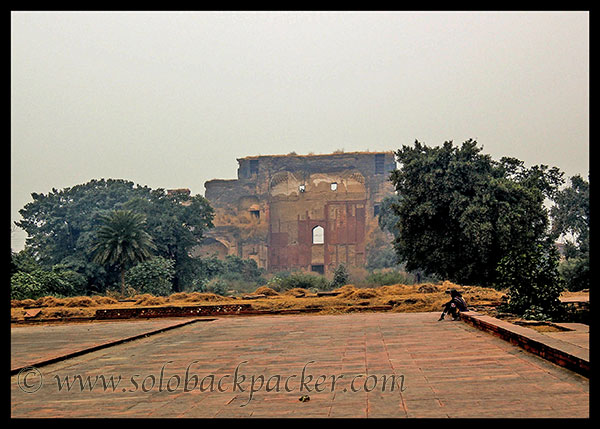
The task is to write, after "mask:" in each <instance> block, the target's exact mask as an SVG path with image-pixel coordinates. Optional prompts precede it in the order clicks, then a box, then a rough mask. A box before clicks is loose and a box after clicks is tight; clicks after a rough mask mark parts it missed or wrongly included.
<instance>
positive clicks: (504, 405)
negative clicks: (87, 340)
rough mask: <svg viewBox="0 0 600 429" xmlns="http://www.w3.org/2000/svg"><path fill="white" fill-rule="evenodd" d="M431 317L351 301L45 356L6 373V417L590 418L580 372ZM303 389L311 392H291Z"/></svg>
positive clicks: (198, 325) (585, 385) (225, 320)
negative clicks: (25, 372)
mask: <svg viewBox="0 0 600 429" xmlns="http://www.w3.org/2000/svg"><path fill="white" fill-rule="evenodd" d="M438 317H439V314H438V313H411V314H406V313H357V314H346V315H297V316H290V315H286V316H256V317H223V318H219V319H217V320H215V321H213V322H210V323H195V324H192V325H188V326H184V327H181V328H177V329H174V330H171V331H168V332H164V333H160V334H157V335H153V336H150V337H147V338H144V339H141V340H138V341H134V342H128V343H123V344H120V345H117V346H114V347H110V348H107V349H103V350H99V351H95V352H92V353H89V354H85V355H83V356H79V357H76V358H73V359H69V360H67V361H63V362H59V363H55V364H52V365H48V366H45V367H43V368H40V369H39V371H38V372H39V373H38V374H37V375H36V374H31V376H30V377H29V378H23V377H21V378H20V377H17V376H13V377H11V415H12V417H182V418H195V417H210V418H213V417H216V418H240V417H242V418H245V417H285V418H299V417H303V418H306V417H329V418H338V417H345V418H347V417H358V418H365V417H387V418H396V417H399V418H406V417H408V418H423V417H434V418H440V417H441V418H447V417H501V418H504V417H561V418H573V417H581V418H587V417H589V380H588V379H587V378H585V377H582V376H580V375H579V374H576V373H574V372H572V371H569V370H567V369H565V368H562V367H559V366H557V365H554V364H552V363H550V362H548V361H546V360H544V359H542V358H540V357H538V356H535V355H532V354H530V353H528V352H525V351H524V350H522V349H520V348H518V347H515V346H513V345H512V344H510V343H508V342H506V341H504V340H502V339H500V338H497V337H494V336H492V335H489V334H488V333H486V332H482V331H480V330H478V329H476V328H474V327H472V326H470V325H468V324H466V323H462V322H452V321H443V322H438V321H437V318H438ZM111 375H112V376H113V379H112V381H113V384H110V376H111ZM77 376H79V377H80V378H77ZM101 376H102V377H101ZM384 376H386V377H387V378H384ZM391 376H395V380H394V381H395V383H389V380H390V379H391ZM88 377H89V378H88ZM119 377H120V378H119ZM67 380H70V383H71V384H70V387H67V385H66V384H65V381H67ZM76 380H82V381H83V383H82V382H76ZM87 380H89V382H90V384H86V383H85V382H86V381H87ZM94 380H96V384H93V382H94ZM98 380H100V381H98ZM386 380H387V381H388V383H387V384H386V382H385V381H386ZM103 381H104V382H106V386H107V387H106V386H104V385H102V382H103ZM186 382H187V383H186ZM286 383H287V384H286ZM92 385H93V387H92ZM253 386H254V388H253ZM392 386H395V388H392ZM308 389H310V390H308ZM304 394H308V395H309V396H310V400H309V401H307V402H300V401H299V397H300V396H302V395H304Z"/></svg>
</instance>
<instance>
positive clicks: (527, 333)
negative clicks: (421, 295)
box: [461, 311, 590, 377]
mask: <svg viewBox="0 0 600 429" xmlns="http://www.w3.org/2000/svg"><path fill="white" fill-rule="evenodd" d="M461 319H462V320H463V321H464V322H466V323H469V324H470V325H472V326H474V327H476V328H478V329H481V330H482V331H485V332H489V333H491V334H492V335H495V336H497V337H500V338H502V339H504V340H506V341H509V342H510V343H512V344H514V345H516V346H519V347H521V348H522V349H524V350H526V351H528V352H530V353H533V354H536V355H538V356H540V357H542V358H544V359H546V360H549V361H551V362H553V363H555V364H557V365H560V366H562V367H565V368H568V369H570V370H572V371H575V372H577V373H579V374H581V375H583V376H585V377H589V372H590V358H589V355H590V352H589V350H586V349H584V348H582V347H579V346H576V345H574V344H570V343H567V342H565V341H562V340H559V339H556V338H552V337H549V336H547V335H544V334H541V333H539V332H536V331H534V330H532V329H529V328H526V327H522V326H518V325H513V324H512V323H508V322H505V321H503V320H499V319H496V318H494V317H490V316H485V315H482V314H479V313H476V312H472V311H469V312H464V313H461Z"/></svg>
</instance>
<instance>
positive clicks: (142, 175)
mask: <svg viewBox="0 0 600 429" xmlns="http://www.w3.org/2000/svg"><path fill="white" fill-rule="evenodd" d="M468 138H475V139H477V141H478V142H479V143H480V144H481V145H483V148H484V152H485V153H489V154H491V155H492V156H493V157H494V158H495V159H499V158H500V157H501V156H514V157H516V158H519V159H521V160H523V161H525V163H526V164H527V165H534V164H547V165H551V166H556V167H559V168H560V169H561V170H562V171H564V172H565V175H566V176H567V177H568V176H572V175H574V174H581V175H583V176H584V177H585V178H587V176H588V171H589V13H588V12H586V11H582V12H485V13H474V12H424V13H418V12H237V13H234V12H179V13H176V12H13V13H12V16H11V220H12V221H15V220H19V219H20V215H19V213H18V210H19V209H21V208H22V207H23V206H24V205H25V204H26V203H28V202H29V201H31V196H30V194H31V193H32V192H38V193H47V192H49V191H50V190H51V189H52V188H53V187H54V188H57V189H61V188H65V187H70V186H74V185H77V184H80V183H86V182H88V181H89V180H91V179H94V178H96V179H100V178H121V179H128V180H131V181H133V182H135V183H139V184H141V185H148V186H150V187H151V188H159V187H160V188H167V189H168V188H182V187H187V188H190V189H191V190H192V193H193V194H202V195H203V194H204V182H205V181H206V180H210V179H213V178H223V179H227V178H235V177H236V170H237V162H236V158H239V157H243V156H248V155H257V154H262V155H267V154H282V153H283V154H285V153H289V152H291V151H296V152H297V153H299V154H306V153H309V152H314V153H329V152H332V151H335V150H336V149H344V150H345V151H355V150H372V151H373V150H396V149H398V148H399V147H401V146H402V145H403V144H409V145H410V144H412V143H413V142H414V140H415V139H418V140H419V141H421V142H424V143H426V144H428V145H431V146H435V145H439V144H442V143H443V142H444V141H446V140H453V141H454V142H456V143H461V142H462V141H464V140H466V139H468ZM24 239H25V234H24V232H22V231H21V230H19V229H17V230H16V231H15V232H13V233H11V247H12V248H13V250H20V249H21V248H22V247H23V243H24Z"/></svg>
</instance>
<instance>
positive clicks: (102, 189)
mask: <svg viewBox="0 0 600 429" xmlns="http://www.w3.org/2000/svg"><path fill="white" fill-rule="evenodd" d="M32 198H33V201H32V202H30V203H28V204H26V205H25V207H24V208H23V209H21V210H20V214H21V216H22V218H23V219H22V220H21V221H19V222H16V225H17V226H19V227H21V228H22V229H24V230H25V231H26V232H27V234H28V238H27V240H26V244H25V245H26V249H28V251H29V252H31V254H32V256H33V258H34V259H35V261H36V263H38V264H39V265H40V266H41V267H43V268H44V269H47V270H50V269H51V268H52V267H53V266H54V265H56V264H61V265H64V266H65V267H67V268H69V269H70V270H73V271H76V272H78V273H80V274H81V275H83V276H84V277H85V278H86V283H87V284H86V287H85V291H86V292H87V293H92V292H100V293H102V292H105V291H106V289H107V288H108V287H110V286H112V285H113V284H116V283H118V282H119V273H120V270H119V269H118V267H117V266H116V265H115V266H111V265H103V264H99V263H97V262H95V261H94V260H93V258H92V254H91V252H90V249H92V247H93V246H94V244H95V240H96V238H97V232H98V231H99V230H100V228H101V227H102V216H104V215H106V214H108V213H110V212H113V211H114V210H125V209H128V210H132V211H134V212H136V213H140V214H142V215H144V216H145V218H146V227H145V231H146V232H147V233H148V234H149V235H150V236H151V237H152V239H153V242H154V244H155V245H156V251H155V252H154V253H155V254H156V256H161V257H163V258H166V259H171V260H173V261H174V263H175V277H174V278H173V285H174V289H175V290H176V291H178V290H180V289H182V288H183V287H185V286H186V285H188V286H189V287H191V283H192V281H193V279H194V278H195V274H196V270H197V268H196V264H195V262H194V261H193V260H192V259H191V258H190V257H189V255H188V253H189V250H190V249H191V247H192V246H194V245H195V244H196V243H197V241H196V240H198V239H200V238H201V237H202V236H203V233H204V231H206V230H207V228H210V227H212V216H213V211H212V208H211V207H210V205H209V204H208V202H207V201H206V200H205V199H204V198H203V197H202V196H199V195H197V196H190V195H187V194H185V193H169V192H167V191H165V190H164V189H155V190H152V189H150V188H149V187H147V186H143V187H142V186H139V185H135V184H134V183H133V182H130V181H126V180H121V179H108V180H105V179H101V180H91V181H90V182H88V183H85V184H81V185H76V186H73V187H71V188H65V189H61V190H57V189H52V191H51V192H49V193H48V194H36V193H34V194H32Z"/></svg>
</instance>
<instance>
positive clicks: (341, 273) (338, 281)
mask: <svg viewBox="0 0 600 429" xmlns="http://www.w3.org/2000/svg"><path fill="white" fill-rule="evenodd" d="M349 277H350V275H349V274H348V270H347V269H346V266H345V265H344V264H340V265H338V267H337V268H336V269H335V271H334V272H333V280H332V281H331V287H332V288H338V287H342V286H344V285H345V284H346V283H348V279H349Z"/></svg>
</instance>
